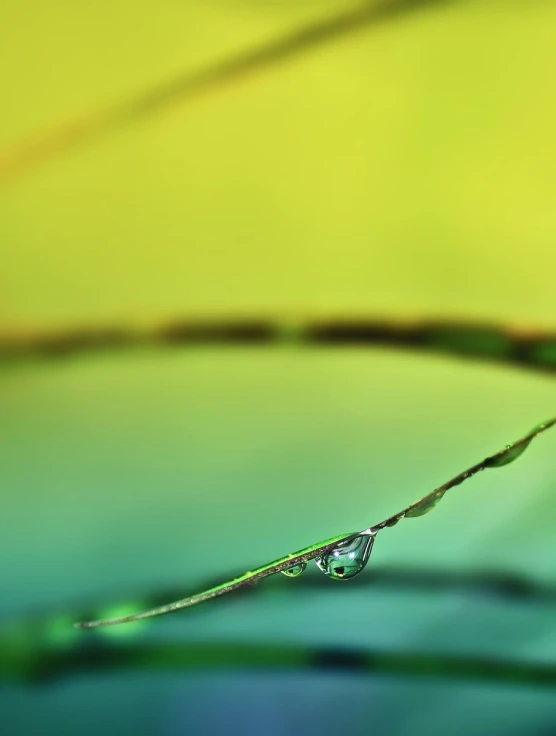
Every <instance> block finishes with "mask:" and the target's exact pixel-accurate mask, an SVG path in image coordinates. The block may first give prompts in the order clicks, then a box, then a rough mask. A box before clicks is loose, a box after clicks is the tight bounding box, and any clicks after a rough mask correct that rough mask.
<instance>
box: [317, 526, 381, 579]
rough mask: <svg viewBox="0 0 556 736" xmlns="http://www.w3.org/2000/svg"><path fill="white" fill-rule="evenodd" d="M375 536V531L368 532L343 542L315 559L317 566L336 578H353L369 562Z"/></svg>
mask: <svg viewBox="0 0 556 736" xmlns="http://www.w3.org/2000/svg"><path fill="white" fill-rule="evenodd" d="M375 536H376V533H375V532H371V533H369V532H367V533H366V534H357V535H356V536H354V537H351V538H350V539H347V540H346V541H345V542H341V543H340V544H338V546H337V547H334V548H333V549H331V550H329V551H328V552H327V553H326V554H324V555H321V557H317V558H316V559H315V562H316V564H317V567H318V568H319V570H321V571H322V572H323V573H324V574H325V575H328V576H329V577H331V578H334V579H335V580H346V579H347V578H353V577H354V576H355V575H357V574H358V573H360V572H361V570H363V568H364V567H365V565H366V564H367V561H368V559H369V557H370V555H371V550H372V548H373V544H374V541H375Z"/></svg>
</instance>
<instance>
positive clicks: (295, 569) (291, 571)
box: [280, 562, 307, 578]
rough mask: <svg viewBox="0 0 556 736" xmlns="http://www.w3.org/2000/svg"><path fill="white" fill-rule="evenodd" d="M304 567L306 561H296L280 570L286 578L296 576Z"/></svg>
mask: <svg viewBox="0 0 556 736" xmlns="http://www.w3.org/2000/svg"><path fill="white" fill-rule="evenodd" d="M306 567H307V563H306V562H298V563H297V564H296V565H292V566H291V567H287V568H286V569H285V570H281V571H280V572H281V573H282V575H285V576H286V577H287V578H296V577H297V576H298V575H301V573H302V572H304V570H305V568H306Z"/></svg>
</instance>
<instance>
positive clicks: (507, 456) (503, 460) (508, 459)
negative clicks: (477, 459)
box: [487, 440, 531, 468]
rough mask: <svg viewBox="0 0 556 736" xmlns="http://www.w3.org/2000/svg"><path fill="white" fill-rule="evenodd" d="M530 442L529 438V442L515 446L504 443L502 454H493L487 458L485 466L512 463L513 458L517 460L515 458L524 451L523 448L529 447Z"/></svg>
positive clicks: (497, 466)
mask: <svg viewBox="0 0 556 736" xmlns="http://www.w3.org/2000/svg"><path fill="white" fill-rule="evenodd" d="M530 442H531V440H529V442H524V443H523V444H522V445H518V446H517V447H512V446H511V445H506V447H505V448H504V451H503V452H502V454H500V455H494V456H493V457H492V458H489V459H488V462H487V467H488V468H501V467H503V466H504V465H508V464H509V463H513V461H514V460H517V458H518V457H519V456H520V455H522V454H523V453H524V452H525V450H526V449H527V448H528V447H529V443H530Z"/></svg>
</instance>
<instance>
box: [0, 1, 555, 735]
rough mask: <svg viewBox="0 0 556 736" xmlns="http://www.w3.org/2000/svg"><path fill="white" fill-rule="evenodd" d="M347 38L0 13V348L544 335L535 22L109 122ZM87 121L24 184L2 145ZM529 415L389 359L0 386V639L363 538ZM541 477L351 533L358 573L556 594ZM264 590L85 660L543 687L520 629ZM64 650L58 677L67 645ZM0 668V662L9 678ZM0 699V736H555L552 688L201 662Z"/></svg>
mask: <svg viewBox="0 0 556 736" xmlns="http://www.w3.org/2000/svg"><path fill="white" fill-rule="evenodd" d="M392 4H393V3H392ZM383 5H384V6H388V5H389V3H388V2H386V3H383ZM358 7H362V6H360V5H357V4H355V3H347V4H346V2H339V1H338V0H297V1H296V2H291V1H290V0H283V1H282V2H279V1H278V0H265V1H264V2H254V1H253V0H202V1H201V0H183V1H182V2H177V1H176V0H161V1H160V2H159V3H157V4H152V3H141V4H137V3H131V2H128V1H127V0H116V1H115V2H114V1H113V2H110V3H109V2H105V1H104V0H99V1H98V2H95V3H75V2H73V3H70V2H66V1H65V0H64V1H61V2H57V3H54V4H52V3H44V2H38V1H37V0H17V2H16V0H4V2H3V3H2V7H1V8H0V27H1V28H2V36H3V39H2V44H1V46H0V74H1V75H2V91H3V105H2V115H1V116H0V162H1V161H2V160H9V159H10V158H11V157H12V156H13V151H14V150H16V149H18V148H19V146H20V141H24V143H23V146H24V147H27V148H26V149H25V150H28V151H31V153H29V155H28V156H27V159H26V161H25V163H26V166H25V167H23V166H21V167H20V168H21V170H16V171H15V173H14V172H13V171H10V172H8V174H6V175H5V176H3V177H2V179H1V191H0V254H1V267H0V320H1V322H0V326H1V327H2V329H6V330H10V331H17V330H28V329H29V328H33V329H34V328H66V327H73V326H76V325H88V324H104V323H109V322H114V321H115V322H118V321H121V320H123V321H127V322H130V323H135V322H137V323H141V324H142V323H144V322H149V321H151V320H157V319H169V318H172V317H174V316H183V315H190V314H193V315H198V314H200V315H208V316H210V315H227V316H229V315H231V316H234V315H247V316H250V315H252V316H255V317H257V316H265V315H272V314H276V313H280V314H288V315H294V316H296V315H304V314H323V315H330V314H333V315H369V314H370V315H376V314H378V315H386V316H389V317H406V316H415V315H431V316H435V317H453V318H463V319H470V318H471V319H479V318H480V319H485V320H496V321H503V322H508V323H510V324H521V325H525V326H530V325H535V326H539V327H544V328H549V329H550V328H555V327H556V312H555V306H556V300H555V297H554V269H555V267H556V250H555V247H554V236H555V235H556V207H555V202H554V195H555V186H556V185H555V182H554V156H555V153H556V138H555V136H554V130H555V129H556V102H555V99H556V98H555V97H554V91H553V87H554V73H555V71H556V62H555V56H554V48H555V42H556V6H555V5H554V4H553V3H551V2H548V1H547V0H533V1H531V2H523V1H521V2H520V1H518V0H511V1H508V0H504V2H503V1H502V0H451V1H450V0H446V1H445V2H443V1H442V0H438V1H437V2H428V3H410V2H408V3H405V4H403V6H400V9H399V11H398V12H396V13H393V14H389V13H387V12H386V13H384V14H383V15H380V14H378V15H377V17H376V18H375V17H374V16H373V14H372V13H369V14H368V17H367V18H366V20H365V22H362V23H360V24H359V26H358V27H357V28H352V29H351V30H350V32H345V33H344V32H338V33H337V34H331V37H330V38H327V39H324V40H322V42H320V43H315V44H312V45H311V44H309V45H308V47H307V48H306V49H304V50H299V51H298V52H297V53H295V54H292V55H291V56H287V55H284V57H283V58H281V59H280V61H279V63H270V64H260V68H253V69H251V70H250V72H249V73H248V74H238V75H236V76H235V77H234V78H233V79H230V80H229V81H228V82H227V83H226V84H214V85H212V86H210V87H208V88H206V89H205V88H204V87H203V86H202V85H201V86H200V87H199V89H198V91H197V92H195V93H191V94H189V95H188V96H187V99H181V98H180V95H179V94H176V95H175V99H174V98H172V99H171V104H169V105H166V106H164V107H163V109H157V108H156V106H154V107H153V108H149V107H148V106H147V107H141V106H140V105H135V107H134V104H133V101H134V100H140V99H142V96H143V95H147V96H148V95H149V94H150V91H151V90H152V91H154V92H156V90H158V89H160V88H161V86H162V88H164V86H165V85H166V84H168V83H171V82H172V80H174V79H179V78H181V77H182V76H187V75H188V74H189V73H194V72H195V71H196V70H198V69H203V68H210V67H211V66H212V65H213V64H216V63H220V62H221V61H223V60H224V61H225V60H226V59H228V58H235V57H236V56H237V55H238V54H241V53H244V52H245V51H246V50H249V49H252V48H258V47H261V48H262V47H265V45H267V44H270V45H272V44H273V43H274V42H275V41H276V39H279V38H281V37H287V36H288V35H289V34H291V33H295V32H296V29H299V28H305V27H311V26H312V25H313V24H315V23H318V22H320V21H322V19H326V18H334V17H335V16H336V15H337V14H345V13H348V12H351V9H352V8H353V9H356V8H358ZM365 7H370V6H369V5H368V4H367V6H365ZM114 105H115V106H116V107H117V106H118V105H123V107H124V108H125V110H127V111H128V113H129V114H127V115H126V116H125V120H124V121H123V122H122V121H121V120H119V121H116V120H114V124H113V125H112V124H107V125H105V126H104V127H103V130H102V134H98V135H97V134H96V132H95V129H94V128H93V129H92V133H91V135H88V136H87V135H85V136H84V137H83V140H81V141H80V143H79V145H76V146H74V147H68V149H67V150H65V149H63V146H61V147H59V148H60V150H55V151H54V152H53V153H52V155H49V156H45V157H43V160H40V161H39V160H38V158H39V157H38V156H35V157H34V154H33V149H32V147H31V148H28V146H29V145H30V146H32V145H33V144H32V142H33V141H34V140H35V136H36V135H37V134H39V135H42V134H41V131H42V130H45V129H50V130H52V129H55V128H56V126H57V125H59V124H63V123H64V121H66V120H71V119H73V118H74V117H75V116H84V117H85V119H90V116H93V117H94V116H95V115H96V116H98V115H100V116H101V118H102V115H103V114H104V113H103V112H102V111H104V110H111V109H113V106H114ZM99 111H100V112H99ZM130 111H131V112H130ZM106 119H108V120H111V119H112V118H111V117H110V115H107V118H106ZM25 141H31V143H30V144H29V143H25ZM62 149H63V150H62ZM35 158H37V160H36V161H35ZM555 407H556V388H555V386H554V381H553V378H551V377H550V376H540V375H537V374H528V373H525V372H519V371H518V370H517V369H516V368H504V367H500V366H491V365H483V364H481V363H478V362H474V363H465V362H456V361H455V360H454V359H448V358H439V357H431V356H424V355H413V354H410V353H407V352H406V353H402V352H394V351H387V350H370V349H369V350H360V349H359V350H357V349H347V348H345V349H339V348H329V349H320V350H313V351H312V350H308V349H306V350H298V349H294V348H289V349H288V348H278V347H277V348H268V349H264V350H261V349H254V348H253V349H249V348H242V349H240V348H238V349H235V348H227V349H218V348H217V347H212V348H206V349H190V350H179V349H175V350H155V349H153V348H145V349H144V350H141V351H136V352H133V353H127V354H120V355H117V354H102V355H94V354H90V355H87V356H82V357H80V358H77V359H75V360H70V361H67V362H46V361H45V362H41V361H36V362H31V363H30V364H24V365H17V366H10V367H8V368H3V370H2V371H1V372H0V468H1V469H2V471H1V486H0V492H1V548H0V549H1V551H2V555H1V557H0V570H1V579H2V596H1V603H0V613H1V615H2V619H1V620H0V628H1V624H2V622H4V623H5V626H6V627H7V626H8V624H7V623H6V622H13V621H18V620H22V621H25V620H27V619H26V617H28V616H37V617H38V618H39V619H40V617H41V616H44V617H50V616H51V615H53V613H55V612H57V611H59V612H61V613H62V614H64V615H67V616H68V619H67V621H68V622H71V621H72V620H73V617H74V614H73V612H74V611H81V610H82V609H83V606H84V605H87V603H88V604H89V605H90V606H91V607H95V606H100V605H101V604H102V603H103V602H105V603H109V602H110V601H112V602H113V603H115V604H117V603H118V602H119V601H122V600H136V601H137V606H138V607H141V605H142V596H143V595H144V596H146V597H148V596H152V595H156V594H157V592H159V591H163V590H165V589H167V588H170V587H173V588H176V589H179V588H180V586H183V589H184V591H185V590H189V589H195V588H196V586H202V585H203V584H204V583H205V581H206V580H207V579H213V578H215V577H219V576H220V575H226V574H227V573H229V572H231V573H233V572H237V571H242V570H245V569H249V568H250V567H252V566H253V565H257V564H260V563H263V562H265V561H267V560H270V559H272V558H274V557H278V556H281V555H282V554H284V553H286V552H288V551H293V550H295V549H298V548H300V547H303V546H305V545H307V544H310V543H312V542H315V541H317V540H318V539H320V538H326V537H328V536H331V535H334V534H338V533H342V532H344V531H346V532H348V531H350V530H353V529H359V528H362V527H363V526H365V525H366V524H370V523H374V522H378V521H380V520H381V519H382V518H384V517H385V516H387V515H389V514H390V513H393V512H395V511H398V510H399V509H400V508H402V507H403V506H404V505H405V504H406V503H409V502H410V501H413V500H415V499H416V498H418V497H419V496H421V495H424V494H425V493H426V492H428V491H429V490H430V489H432V488H433V487H434V486H435V485H438V484H440V483H442V482H443V481H445V480H447V479H448V478H449V477H451V476H452V475H454V474H455V473H456V472H459V471H460V470H463V469H464V468H465V467H467V465H470V464H472V463H474V462H476V461H478V460H479V459H481V458H482V457H483V456H484V455H485V454H488V453H490V452H493V451H495V450H497V449H499V447H501V446H503V445H504V443H505V442H509V441H511V440H513V439H516V438H517V437H519V436H520V435H521V434H523V433H524V432H526V431H527V430H528V429H529V428H530V427H532V426H533V425H534V424H536V423H537V422H539V421H540V420H542V419H545V418H547V417H548V416H550V415H551V414H554V413H555V412H554V408H555ZM555 455H556V453H555V452H554V438H553V436H551V435H550V433H548V434H547V435H546V436H545V437H543V438H542V439H539V440H538V441H537V442H535V443H534V444H533V445H532V447H531V448H530V449H529V450H528V452H527V454H526V455H524V457H523V459H522V460H520V461H519V463H516V465H515V466H514V465H512V466H509V467H508V468H505V469H502V470H500V471H497V472H496V473H492V474H490V473H485V474H484V475H483V476H481V477H479V478H477V479H475V480H473V481H471V482H470V483H469V485H465V486H464V487H462V488H461V489H458V490H456V491H454V492H453V493H452V494H450V495H449V496H448V497H447V498H446V500H445V501H444V502H443V503H442V504H441V505H440V506H439V507H438V509H437V510H436V511H435V512H434V514H431V515H430V516H427V517H426V518H423V519H419V520H415V521H411V522H407V523H404V524H400V525H399V526H398V527H396V528H395V529H393V530H387V531H385V532H384V533H383V534H381V535H380V537H379V538H378V540H377V543H376V545H375V548H374V551H373V556H372V558H371V563H370V566H369V567H371V566H377V568H378V567H379V566H380V568H384V569H385V570H388V569H401V570H406V571H409V572H411V571H412V570H413V571H416V572H419V571H423V570H425V571H437V572H438V571H439V572H445V573H447V574H449V575H452V574H453V575H454V576H456V577H457V576H458V575H462V574H467V573H469V574H475V573H481V572H484V571H496V572H501V573H512V574H519V575H522V576H524V577H526V578H527V579H529V580H531V581H533V582H536V583H539V584H543V585H551V584H556V581H555V580H554V557H555V552H556V535H555V529H556V465H555ZM311 574H313V572H312V571H311ZM315 574H316V573H315ZM364 574H365V573H363V575H364ZM306 575H309V573H306ZM363 575H362V576H361V577H360V578H358V581H359V580H360V579H361V578H362V577H363ZM299 582H301V581H299ZM287 583H288V585H287V586H284V585H280V584H278V583H277V581H275V580H274V579H269V580H268V581H265V582H264V583H262V584H261V586H259V587H262V586H265V590H264V591H262V592H261V593H260V595H257V596H254V597H247V596H246V597H241V596H238V597H237V598H232V597H231V596H230V597H229V598H228V599H222V600H221V601H219V602H214V603H210V604H207V605H206V606H199V608H198V609H193V610H191V611H184V612H182V613H181V614H176V615H174V616H169V617H165V618H161V619H158V620H155V621H153V622H152V623H150V624H149V625H146V626H143V627H135V628H133V627H130V628H129V629H128V630H124V629H123V628H122V629H121V630H118V631H117V630H114V631H113V632H111V633H107V634H106V635H104V634H101V635H99V637H98V639H94V640H91V641H95V642H96V641H98V642H101V641H102V637H103V636H106V637H107V640H109V641H110V642H111V646H119V645H120V642H122V643H123V644H122V645H124V644H125V646H130V642H132V643H133V642H134V641H144V642H152V643H153V644H154V645H156V643H157V642H161V643H162V642H164V643H168V642H170V643H172V642H176V643H178V642H179V643H180V645H187V643H189V642H190V643H194V644H196V645H198V644H202V643H207V644H211V645H214V644H216V645H218V644H219V643H222V645H223V646H224V645H225V644H229V643H237V644H239V645H243V644H245V645H246V646H247V645H264V644H268V643H272V644H274V645H276V646H282V645H283V646H284V647H287V646H294V645H295V646H299V647H314V648H334V649H339V650H342V648H348V649H349V648H357V649H362V650H365V649H366V648H368V649H370V650H373V651H380V652H385V653H396V652H402V653H405V652H430V653H438V654H442V655H458V656H459V655H465V656H469V657H474V656H477V657H483V658H484V657H487V658H488V657H492V658H499V659H508V660H512V661H515V660H519V661H523V662H530V663H548V664H553V663H555V662H556V631H555V628H554V612H555V603H554V601H547V600H542V601H531V600H526V601H525V600H522V599H520V598H519V597H515V598H514V599H500V598H497V597H496V596H489V595H482V594H477V592H476V591H475V592H470V591H468V590H467V591H466V590H463V591H462V590H458V589H457V587H456V588H450V587H449V586H448V587H447V588H445V589H440V588H435V589H425V588H423V589H420V588H419V586H415V585H414V586H409V587H408V586H404V585H403V584H400V585H397V586H396V585H394V586H375V585H370V584H363V583H361V584H359V583H357V584H356V581H353V585H352V584H351V583H347V582H346V583H345V584H342V583H335V582H333V581H330V582H329V587H318V588H314V589H310V588H306V587H303V586H302V585H301V584H300V585H299V586H298V581H293V580H292V581H287ZM296 586H297V588H296ZM10 625H12V624H10ZM8 630H9V629H7V628H6V631H8ZM62 630H63V632H64V633H62V634H60V635H59V637H58V634H57V637H58V638H59V640H60V641H61V642H62V643H63V646H64V647H68V648H70V649H71V648H72V647H76V648H79V647H82V646H84V645H83V644H82V640H83V639H84V638H86V637H88V636H89V635H90V632H75V633H74V632H73V630H72V629H71V628H70V626H69V623H68V626H67V628H66V627H64V626H62ZM14 631H15V630H14ZM57 631H58V630H57ZM126 631H127V632H128V633H126ZM65 632H67V638H66V633H65ZM110 637H111V638H110ZM23 639H25V646H27V647H28V650H29V657H30V658H32V657H33V646H34V642H33V640H32V639H31V640H27V639H26V637H25V636H23ZM1 641H3V646H4V648H5V650H4V660H5V661H8V655H7V654H6V652H7V651H8V649H9V646H13V647H20V646H23V644H21V639H18V640H17V641H16V637H15V634H14V635H13V636H11V639H10V637H8V636H7V635H5V636H4V638H3V640H1ZM10 641H11V642H12V643H11V644H10V645H8V642H10ZM53 641H54V638H53ZM57 641H58V639H57ZM14 642H15V643H14ZM87 646H89V645H87ZM95 646H96V645H95V644H91V645H90V647H91V661H93V660H94V654H93V653H94V649H95ZM99 646H100V644H99ZM85 659H86V657H85ZM0 688H1V689H0V713H1V722H2V727H1V728H0V730H2V732H3V733H4V732H5V733H6V734H9V735H10V736H11V734H25V735H27V734H29V735H30V736H31V735H32V736H34V734H51V733H52V734H57V735H61V734H64V735H65V734H68V735H69V734H75V733H79V734H87V735H88V734H97V733H103V734H107V733H108V734H111V733H114V734H136V733H137V734H139V733H149V734H172V735H173V734H201V735H204V734H219V733H246V734H265V735H266V734H268V735H269V736H273V735H274V734H276V735H281V734H308V733H309V734H312V733H331V734H332V733H336V732H337V731H343V732H346V733H350V734H353V735H354V736H355V735H357V734H368V733H371V732H378V733H380V734H405V733H412V734H414V735H417V734H436V733H447V732H450V733H453V734H460V733H461V734H469V733H488V734H523V733H527V734H533V733H534V734H539V735H540V734H553V733H555V732H556V699H555V698H554V691H553V688H550V687H533V686H531V685H527V684H525V685H522V686H521V685H516V684H513V685H508V684H503V683H493V682H491V683H485V682H483V681H481V680H480V678H479V679H478V680H477V681H475V680H471V681H465V680H464V679H459V678H458V677H455V676H449V677H448V676H443V675H442V674H438V673H436V675H435V673H430V675H429V676H426V677H411V676H396V677H394V676H384V675H380V674H376V673H375V674H372V673H371V674H369V673H357V672H342V671H336V670H334V671H330V670H329V669H327V668H323V669H322V671H321V670H319V668H313V670H311V671H305V670H303V668H299V669H296V668H287V669H286V670H284V671H274V670H273V669H272V668H269V667H266V666H265V665H264V662H261V663H260V666H256V665H253V664H251V665H250V666H246V667H237V668H235V667H234V668H230V667H226V666H225V664H224V665H223V666H219V667H214V666H209V665H207V666H203V664H202V662H200V665H199V668H198V670H195V669H193V670H189V671H180V669H179V668H175V669H174V670H173V671H172V670H166V669H164V668H162V669H157V668H155V667H153V668H152V670H151V669H149V667H148V666H142V667H138V668H137V671H133V670H129V669H128V670H125V671H119V670H115V671H110V668H104V669H102V670H100V671H95V668H94V667H92V666H91V668H90V669H88V668H87V667H86V666H85V667H84V668H83V669H82V670H80V671H79V672H73V671H72V672H70V673H68V674H66V675H65V676H61V677H59V678H57V679H56V680H54V681H53V682H43V683H40V682H29V681H25V678H23V680H18V679H17V678H16V679H14V680H12V681H9V678H5V681H3V682H2V683H0Z"/></svg>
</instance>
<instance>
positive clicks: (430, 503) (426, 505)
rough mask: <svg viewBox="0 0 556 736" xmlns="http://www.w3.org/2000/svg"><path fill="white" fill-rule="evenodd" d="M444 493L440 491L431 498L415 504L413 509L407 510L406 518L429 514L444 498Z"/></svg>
mask: <svg viewBox="0 0 556 736" xmlns="http://www.w3.org/2000/svg"><path fill="white" fill-rule="evenodd" d="M443 495H444V491H439V492H438V493H435V494H434V496H432V497H431V498H427V499H423V500H422V501H420V502H419V504H418V505H417V506H415V508H413V509H411V511H406V514H405V518H406V519H416V518H417V517H418V516H424V515H425V514H428V513H429V511H432V510H433V508H434V507H435V506H436V504H437V503H438V502H439V501H440V500H441V499H442V496H443Z"/></svg>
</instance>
